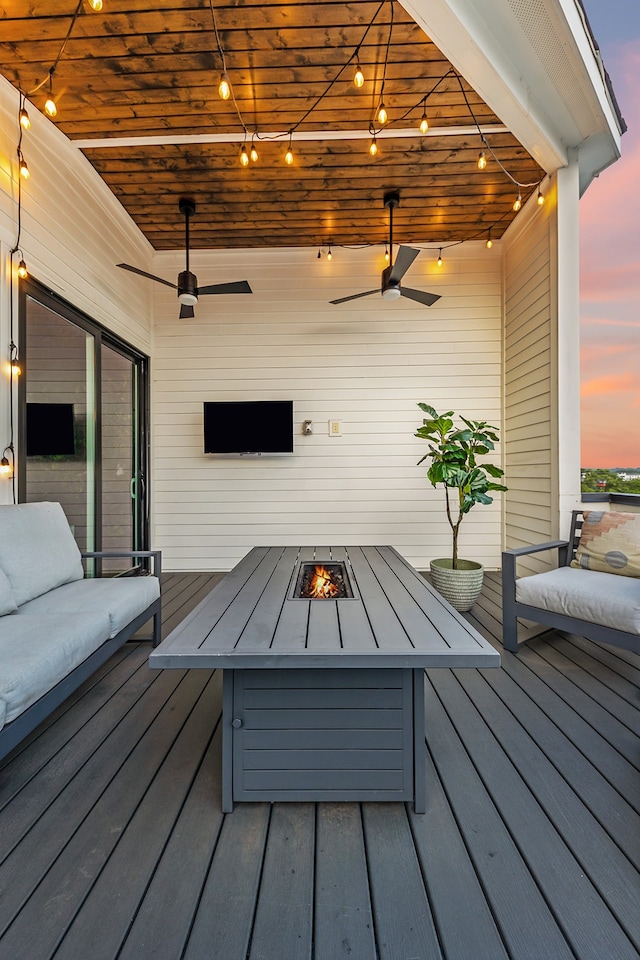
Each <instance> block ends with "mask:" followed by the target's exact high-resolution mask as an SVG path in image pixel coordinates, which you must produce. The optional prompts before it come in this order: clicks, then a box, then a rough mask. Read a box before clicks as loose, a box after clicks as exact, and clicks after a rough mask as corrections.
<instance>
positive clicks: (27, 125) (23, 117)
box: [18, 107, 31, 130]
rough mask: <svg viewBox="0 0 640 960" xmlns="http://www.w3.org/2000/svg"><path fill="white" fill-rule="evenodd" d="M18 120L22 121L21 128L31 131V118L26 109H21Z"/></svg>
mask: <svg viewBox="0 0 640 960" xmlns="http://www.w3.org/2000/svg"><path fill="white" fill-rule="evenodd" d="M18 119H19V120H20V126H21V127H22V129H23V130H30V129H31V117H30V116H29V114H28V113H27V111H26V109H25V108H24V107H20V113H19V114H18Z"/></svg>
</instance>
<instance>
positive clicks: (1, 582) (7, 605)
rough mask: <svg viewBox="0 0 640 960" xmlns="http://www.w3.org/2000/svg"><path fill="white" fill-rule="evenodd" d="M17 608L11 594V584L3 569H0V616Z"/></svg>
mask: <svg viewBox="0 0 640 960" xmlns="http://www.w3.org/2000/svg"><path fill="white" fill-rule="evenodd" d="M17 609H18V604H17V603H16V598H15V597H14V595H13V590H12V589H11V584H10V583H9V580H8V579H7V575H6V573H5V572H4V570H0V617H4V615H5V613H15V611H16V610H17Z"/></svg>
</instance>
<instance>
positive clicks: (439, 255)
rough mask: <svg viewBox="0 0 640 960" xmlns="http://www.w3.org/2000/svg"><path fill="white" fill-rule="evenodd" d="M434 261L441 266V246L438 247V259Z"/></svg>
mask: <svg viewBox="0 0 640 960" xmlns="http://www.w3.org/2000/svg"><path fill="white" fill-rule="evenodd" d="M436 263H437V264H438V266H439V267H441V266H442V247H440V249H439V250H438V259H437V260H436Z"/></svg>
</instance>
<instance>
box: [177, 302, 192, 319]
mask: <svg viewBox="0 0 640 960" xmlns="http://www.w3.org/2000/svg"><path fill="white" fill-rule="evenodd" d="M195 315H196V314H195V310H194V309H193V307H189V306H187V305H186V304H184V303H181V304H180V319H181V320H192V319H193V318H194V317H195Z"/></svg>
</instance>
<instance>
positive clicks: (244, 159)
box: [240, 143, 249, 167]
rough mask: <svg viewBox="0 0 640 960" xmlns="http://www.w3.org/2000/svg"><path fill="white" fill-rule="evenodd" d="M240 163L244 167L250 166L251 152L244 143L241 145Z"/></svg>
mask: <svg viewBox="0 0 640 960" xmlns="http://www.w3.org/2000/svg"><path fill="white" fill-rule="evenodd" d="M240 164H241V166H243V167H248V166H249V154H248V153H247V148H246V146H245V144H244V143H243V144H242V146H241V147H240Z"/></svg>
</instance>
